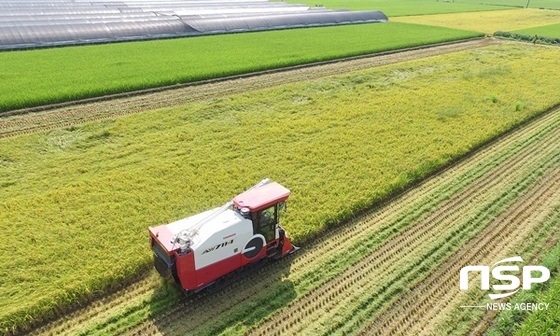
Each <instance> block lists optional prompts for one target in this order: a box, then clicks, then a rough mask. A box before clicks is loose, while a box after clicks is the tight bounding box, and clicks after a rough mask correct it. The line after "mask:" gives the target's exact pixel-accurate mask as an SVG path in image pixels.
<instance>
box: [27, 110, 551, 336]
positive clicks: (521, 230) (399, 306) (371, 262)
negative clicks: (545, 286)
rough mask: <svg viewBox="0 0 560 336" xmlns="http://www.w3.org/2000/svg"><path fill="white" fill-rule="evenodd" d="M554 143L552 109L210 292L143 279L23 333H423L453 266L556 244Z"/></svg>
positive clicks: (435, 318)
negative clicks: (193, 293)
mask: <svg viewBox="0 0 560 336" xmlns="http://www.w3.org/2000/svg"><path fill="white" fill-rule="evenodd" d="M559 144H560V110H556V111H553V112H551V113H548V114H547V115H545V116H544V117H542V118H539V119H537V120H535V121H533V122H531V123H530V124H529V125H527V126H525V127H523V128H521V129H518V130H517V131H515V132H513V133H512V134H510V135H508V136H506V137H504V138H502V139H501V140H500V141H498V142H496V143H494V144H492V145H491V146H488V147H486V148H485V149H483V150H481V151H479V152H478V153H476V155H473V156H472V157H470V158H469V159H467V160H465V161H463V162H462V163H460V164H458V165H456V166H454V167H451V168H450V169H448V170H446V171H445V172H443V173H441V174H439V175H437V176H434V177H433V178H430V179H428V180H427V181H425V182H424V183H422V184H421V185H420V186H418V187H416V188H414V189H412V190H410V191H409V192H407V193H406V194H404V195H402V196H400V197H398V198H397V199H396V200H394V201H393V202H391V203H389V204H387V205H386V206H383V207H382V208H380V209H373V210H371V211H370V212H369V213H366V214H363V215H362V216H360V217H359V218H356V219H355V220H354V221H352V222H349V223H347V224H345V225H344V226H342V227H339V228H338V229H335V230H333V231H332V232H329V233H328V234H326V235H325V236H323V237H322V238H320V239H317V240H316V241H314V242H312V243H310V244H309V245H307V246H305V247H304V248H303V249H302V250H301V251H300V252H298V253H297V254H296V255H294V256H291V257H287V258H284V259H282V260H280V261H278V262H274V263H269V264H265V265H264V266H263V267H260V268H255V269H254V271H253V272H245V273H243V274H242V275H241V276H240V277H239V278H238V279H236V280H235V281H233V282H231V283H229V284H227V285H223V286H219V287H217V288H214V289H213V291H209V292H203V293H201V295H198V296H197V297H195V298H194V299H191V300H181V299H177V298H176V297H173V296H171V297H170V296H161V295H158V294H157V293H158V291H160V290H161V288H162V284H161V282H160V279H159V278H158V277H157V275H155V274H154V272H152V273H151V274H150V275H149V276H147V277H146V278H144V279H143V280H141V281H139V282H138V283H136V284H135V285H134V286H131V287H130V288H127V289H125V290H123V291H121V292H119V293H115V294H113V295H111V296H109V297H107V298H105V299H103V300H99V301H97V302H94V303H92V304H91V305H90V306H89V307H86V308H83V309H81V310H78V311H76V312H74V313H72V314H69V315H67V316H65V317H63V318H61V319H60V320H58V321H55V322H53V323H51V324H49V325H46V326H44V327H42V328H40V329H38V330H36V331H35V332H34V333H33V334H50V335H63V334H68V335H75V334H79V333H80V332H81V333H84V334H141V335H161V334H166V335H185V334H189V335H192V334H207V335H212V334H216V333H219V332H224V331H228V332H231V333H250V334H260V335H264V334H266V335H269V334H273V335H274V334H276V335H280V334H300V333H301V334H327V333H332V332H349V333H360V332H361V333H364V334H376V333H377V334H381V333H385V332H386V331H387V330H392V331H393V332H394V333H395V334H404V333H407V334H408V332H410V331H411V330H414V331H415V332H418V333H425V334H430V333H433V332H435V331H436V330H437V329H435V328H437V326H438V325H439V324H441V323H443V322H442V321H445V318H446V316H447V314H448V313H449V312H450V311H452V310H453V309H457V307H458V306H459V305H460V304H461V302H463V301H462V300H464V297H463V296H462V295H461V293H460V292H459V291H458V289H457V288H455V287H456V286H457V281H455V280H456V277H457V276H458V275H457V274H458V270H459V269H460V268H461V267H463V266H464V265H467V264H472V263H475V264H478V263H483V264H491V263H492V262H495V261H497V260H499V259H503V258H506V257H510V256H512V255H513V254H512V253H514V252H513V251H524V252H523V253H525V254H524V259H525V260H527V259H528V258H529V257H531V256H535V255H538V254H539V253H541V252H542V250H543V246H550V245H551V244H554V243H555V242H556V241H557V240H558V238H559V236H560V227H558V225H550V221H549V219H550V216H553V215H554V214H556V215H557V212H558V209H560V184H559V183H560V146H559ZM547 220H548V221H547ZM552 224H554V223H552ZM490 243H491V244H490ZM543 243H544V244H543ZM466 318H467V319H472V321H471V323H472V325H476V324H477V323H479V322H481V325H482V327H481V328H482V329H484V328H485V327H486V325H487V324H486V323H484V320H482V321H481V320H480V317H470V316H469V315H467V316H466Z"/></svg>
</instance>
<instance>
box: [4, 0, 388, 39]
mask: <svg viewBox="0 0 560 336" xmlns="http://www.w3.org/2000/svg"><path fill="white" fill-rule="evenodd" d="M386 21H387V16H386V15H385V14H384V13H382V12H380V11H361V12H350V11H344V10H331V9H327V8H324V7H309V6H307V5H301V4H288V3H285V2H271V1H267V0H228V1H222V0H200V1H199V0H190V1H183V0H176V1H172V0H160V1H158V0H146V1H138V0H136V1H132V0H130V1H128V0H123V1H95V0H94V1H82V0H54V1H52V0H49V1H47V0H6V1H2V2H0V49H2V50H10V49H25V48H39V47H52V46H64V45H77V44H88V43H107V42H118V41H129V40H144V39H157V38H169V37H181V36H196V35H205V34H220V33H233V32H244V31H258V30H269V29H285V28H298V27H313V26H325V25H339V24H354V23H370V22H386Z"/></svg>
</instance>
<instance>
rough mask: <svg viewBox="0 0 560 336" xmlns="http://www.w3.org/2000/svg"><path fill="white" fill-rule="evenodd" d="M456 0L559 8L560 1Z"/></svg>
mask: <svg viewBox="0 0 560 336" xmlns="http://www.w3.org/2000/svg"><path fill="white" fill-rule="evenodd" d="M456 2H460V3H472V4H484V5H492V6H505V7H508V6H511V7H521V8H544V9H560V3H559V2H558V1H557V0H456Z"/></svg>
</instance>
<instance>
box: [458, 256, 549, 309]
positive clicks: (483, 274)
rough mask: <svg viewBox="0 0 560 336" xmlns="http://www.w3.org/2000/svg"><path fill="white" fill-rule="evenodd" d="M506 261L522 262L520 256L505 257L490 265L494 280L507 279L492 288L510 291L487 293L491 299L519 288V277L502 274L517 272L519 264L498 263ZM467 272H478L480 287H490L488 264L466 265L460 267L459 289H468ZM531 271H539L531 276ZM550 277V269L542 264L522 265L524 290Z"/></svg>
mask: <svg viewBox="0 0 560 336" xmlns="http://www.w3.org/2000/svg"><path fill="white" fill-rule="evenodd" d="M508 262H523V259H522V258H521V257H520V256H515V257H512V258H507V259H503V260H500V261H498V262H496V263H494V264H493V265H492V266H491V267H492V277H493V278H494V279H496V280H500V281H507V282H509V284H501V285H493V286H492V289H494V290H496V291H511V292H507V293H502V294H488V296H489V297H490V298H491V299H492V300H496V299H500V298H504V297H507V296H510V295H512V294H515V293H517V292H518V291H519V290H520V289H521V288H519V286H520V285H521V282H520V280H519V277H518V276H516V275H513V274H504V272H519V266H515V265H501V266H496V265H498V264H503V263H508ZM469 272H480V282H481V284H480V288H481V289H482V290H489V289H490V267H489V266H466V267H463V268H461V274H460V288H461V290H463V291H464V290H468V289H469ZM532 272H539V275H538V276H537V277H533V274H532ZM549 278H550V271H549V270H548V268H546V267H544V266H523V271H522V279H523V285H522V288H523V289H524V290H527V289H531V285H532V284H534V283H541V282H545V281H547V280H548V279H549Z"/></svg>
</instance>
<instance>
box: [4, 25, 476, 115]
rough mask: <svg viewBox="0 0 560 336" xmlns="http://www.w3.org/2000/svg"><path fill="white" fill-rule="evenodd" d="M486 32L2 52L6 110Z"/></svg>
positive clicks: (302, 35) (397, 28)
mask: <svg viewBox="0 0 560 336" xmlns="http://www.w3.org/2000/svg"><path fill="white" fill-rule="evenodd" d="M479 35H480V34H479V33H475V32H468V31H459V30H455V29H449V28H441V27H427V26H418V25H411V24H404V23H393V22H389V23H374V24H361V25H346V26H332V27H320V28H307V29H290V30H281V31H268V32H256V33H244V34H227V35H215V36H203V37H191V38H183V39H171V40H158V41H148V42H131V43H118V44H107V45H95V46H82V47H68V48H55V49H43V50H28V51H13V52H2V53H0V64H1V66H2V74H1V79H2V80H1V81H0V112H2V111H8V110H13V109H18V108H25V107H31V106H39V105H44V104H50V103H57V102H64V101H71V100H76V99H82V98H90V97H97V96H102V95H107V94H112V93H121V92H127V91H132V90H139V89H146V88H153V87H158V86H164V85H173V84H177V83H187V82H193V81H198V80H204V79H210V78H217V77H223V76H227V75H234V74H240V73H246V72H253V71H259V70H266V69H274V68H281V67H286V66H291V65H298V64H305V63H310V62H317V61H324V60H332V59H336V58H341V57H347V56H355V55H362V54H369V53H376V52H381V51H388V50H395V49H402V48H406V47H413V46H420V45H425V44H431V43H438V42H446V41H453V40H459V39H465V38H470V37H476V36H479ZM163 56H165V57H163Z"/></svg>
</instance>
